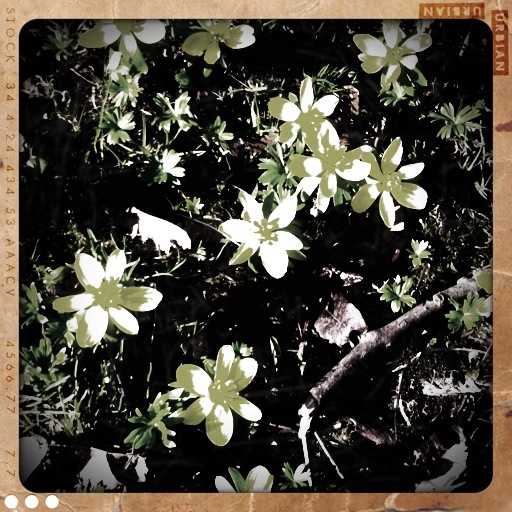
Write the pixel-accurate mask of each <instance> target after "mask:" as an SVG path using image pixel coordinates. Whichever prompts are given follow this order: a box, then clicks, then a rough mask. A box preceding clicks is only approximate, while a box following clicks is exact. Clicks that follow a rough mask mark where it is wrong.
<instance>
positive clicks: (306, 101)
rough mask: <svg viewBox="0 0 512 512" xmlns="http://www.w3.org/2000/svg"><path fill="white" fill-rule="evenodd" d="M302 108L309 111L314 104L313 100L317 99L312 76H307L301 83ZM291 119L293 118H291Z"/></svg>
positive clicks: (303, 110)
mask: <svg viewBox="0 0 512 512" xmlns="http://www.w3.org/2000/svg"><path fill="white" fill-rule="evenodd" d="M299 98H300V109H301V110H302V112H308V111H309V110H310V109H311V107H312V106H313V101H314V99H315V97H314V93H313V80H311V77H309V76H306V78H304V80H302V82H301V84H300V94H299ZM289 121H291V119H289Z"/></svg>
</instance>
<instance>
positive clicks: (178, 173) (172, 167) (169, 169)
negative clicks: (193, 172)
mask: <svg viewBox="0 0 512 512" xmlns="http://www.w3.org/2000/svg"><path fill="white" fill-rule="evenodd" d="M181 155H182V153H175V152H174V151H173V150H172V149H166V150H164V152H163V155H162V158H161V160H160V163H161V165H162V171H163V172H165V173H166V174H170V175H171V176H174V177H175V178H183V176H185V169H184V168H183V167H176V166H177V165H178V163H179V162H180V159H181Z"/></svg>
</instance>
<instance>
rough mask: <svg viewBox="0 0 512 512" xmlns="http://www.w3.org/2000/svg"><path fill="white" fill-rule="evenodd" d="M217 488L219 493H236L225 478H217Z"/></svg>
mask: <svg viewBox="0 0 512 512" xmlns="http://www.w3.org/2000/svg"><path fill="white" fill-rule="evenodd" d="M215 487H216V489H217V491H218V492H223V493H224V492H236V491H235V489H234V488H233V487H232V485H231V484H230V483H229V482H228V481H227V480H226V479H225V478H224V477H223V476H216V477H215Z"/></svg>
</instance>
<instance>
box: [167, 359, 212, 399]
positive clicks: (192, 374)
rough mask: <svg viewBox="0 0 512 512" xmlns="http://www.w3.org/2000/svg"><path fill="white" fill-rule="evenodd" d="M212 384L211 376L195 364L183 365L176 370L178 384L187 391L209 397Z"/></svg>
mask: <svg viewBox="0 0 512 512" xmlns="http://www.w3.org/2000/svg"><path fill="white" fill-rule="evenodd" d="M211 383H212V379H211V378H210V376H209V375H208V374H207V373H206V372H205V371H204V370H203V369H202V368H199V366H196V365H195V364H181V365H180V366H178V369H177V370H176V384H177V386H174V387H180V388H183V389H184V390H185V391H188V392H189V393H192V394H194V395H198V396H208V394H209V391H208V389H209V387H210V385H211Z"/></svg>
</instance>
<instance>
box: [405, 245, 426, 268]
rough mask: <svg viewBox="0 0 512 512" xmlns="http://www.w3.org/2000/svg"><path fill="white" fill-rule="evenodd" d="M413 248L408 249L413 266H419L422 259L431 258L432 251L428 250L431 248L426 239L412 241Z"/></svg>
mask: <svg viewBox="0 0 512 512" xmlns="http://www.w3.org/2000/svg"><path fill="white" fill-rule="evenodd" d="M411 247H412V250H411V249H407V251H408V252H409V258H410V259H411V260H412V266H413V267H414V268H416V267H419V266H420V265H421V263H422V260H424V259H427V258H430V255H431V254H430V251H427V249H428V248H429V243H428V242H426V241H425V240H422V241H421V242H418V241H417V240H412V241H411Z"/></svg>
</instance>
